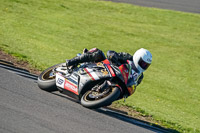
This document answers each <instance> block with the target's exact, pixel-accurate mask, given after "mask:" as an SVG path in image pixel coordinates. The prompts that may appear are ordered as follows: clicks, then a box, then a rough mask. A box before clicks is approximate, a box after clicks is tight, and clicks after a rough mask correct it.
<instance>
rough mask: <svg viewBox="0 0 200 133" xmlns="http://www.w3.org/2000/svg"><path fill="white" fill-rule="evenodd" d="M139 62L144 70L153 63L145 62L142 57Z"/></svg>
mask: <svg viewBox="0 0 200 133" xmlns="http://www.w3.org/2000/svg"><path fill="white" fill-rule="evenodd" d="M138 64H139V66H140V67H141V68H142V69H144V70H146V69H147V68H148V67H149V66H150V65H151V64H149V63H147V62H145V61H144V60H143V59H142V58H140V60H139V62H138Z"/></svg>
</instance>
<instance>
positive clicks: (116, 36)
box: [0, 0, 200, 132]
mask: <svg viewBox="0 0 200 133" xmlns="http://www.w3.org/2000/svg"><path fill="white" fill-rule="evenodd" d="M85 47H86V48H92V47H98V48H100V49H102V50H103V51H104V52H106V51H107V50H111V49H112V50H116V51H117V52H120V51H124V52H129V53H131V54H133V53H134V52H135V51H136V50H137V49H139V48H141V47H144V48H147V49H149V50H150V51H151V52H152V55H153V63H152V65H151V67H150V68H149V69H148V71H146V72H145V73H144V76H145V77H144V81H143V82H142V84H141V85H140V86H139V87H138V89H137V91H136V93H135V94H134V95H133V96H131V97H130V98H128V100H127V102H126V103H125V105H127V106H129V107H133V108H140V109H141V110H142V111H143V112H145V113H148V114H150V115H152V116H153V117H154V119H157V120H160V121H164V122H166V123H168V124H169V125H171V126H168V127H173V128H175V129H177V130H179V131H181V132H184V131H185V132H189V131H190V132H199V130H200V79H199V78H200V73H199V72H200V67H199V66H200V15H199V14H191V13H183V12H175V11H168V10H161V9H154V8H145V7H139V6H133V5H128V4H119V3H112V2H104V1H95V0H41V1H35V0H1V1H0V48H1V49H3V50H4V51H7V52H9V53H12V54H14V55H15V56H18V57H20V58H22V59H24V60H28V61H29V62H30V63H31V64H32V65H33V66H35V67H37V68H39V69H44V68H46V67H49V66H51V65H53V64H57V63H60V62H64V61H65V59H66V58H72V57H74V56H75V55H76V53H79V52H81V51H82V49H83V48H85ZM119 103H120V104H124V103H122V102H119ZM170 123H171V124H170ZM176 125H178V126H176Z"/></svg>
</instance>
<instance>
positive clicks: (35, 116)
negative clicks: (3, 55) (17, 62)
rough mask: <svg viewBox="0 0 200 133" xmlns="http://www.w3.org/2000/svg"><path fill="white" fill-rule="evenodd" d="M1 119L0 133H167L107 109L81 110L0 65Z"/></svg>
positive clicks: (33, 80) (33, 78) (26, 76)
mask: <svg viewBox="0 0 200 133" xmlns="http://www.w3.org/2000/svg"><path fill="white" fill-rule="evenodd" d="M19 75H21V76H19ZM0 118H1V119H0V133H90V132H91V133H93V132H95V133H133V132H134V133H151V132H169V130H168V131H166V130H165V129H163V128H158V127H153V126H151V125H149V124H148V123H143V122H142V121H138V120H137V119H131V118H129V117H127V116H126V115H124V114H120V113H118V112H115V111H112V110H109V109H106V108H100V109H95V110H91V109H87V108H84V107H82V106H81V105H80V104H79V103H77V102H76V101H74V100H73V99H71V98H69V97H67V96H65V95H62V94H61V93H59V92H56V93H48V92H45V91H42V90H40V89H39V88H38V86H37V77H36V76H34V75H31V74H28V73H27V72H26V71H22V72H21V70H19V71H18V70H17V71H12V70H8V69H5V68H3V67H2V65H1V64H0ZM170 131H171V130H170Z"/></svg>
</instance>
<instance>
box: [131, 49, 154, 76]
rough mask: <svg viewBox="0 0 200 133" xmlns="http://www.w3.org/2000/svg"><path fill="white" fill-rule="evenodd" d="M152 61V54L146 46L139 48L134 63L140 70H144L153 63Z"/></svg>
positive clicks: (134, 56)
mask: <svg viewBox="0 0 200 133" xmlns="http://www.w3.org/2000/svg"><path fill="white" fill-rule="evenodd" d="M151 62H152V54H151V53H150V52H149V51H148V50H146V49H144V48H141V49H139V50H137V51H136V52H135V54H134V55H133V63H134V65H135V67H136V68H137V69H138V70H139V71H140V72H144V71H145V70H146V69H147V68H148V67H149V66H150V65H151Z"/></svg>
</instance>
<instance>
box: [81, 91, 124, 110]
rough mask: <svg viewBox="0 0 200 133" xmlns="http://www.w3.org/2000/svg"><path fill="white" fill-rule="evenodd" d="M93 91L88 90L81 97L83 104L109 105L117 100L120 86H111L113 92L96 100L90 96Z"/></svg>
mask: <svg viewBox="0 0 200 133" xmlns="http://www.w3.org/2000/svg"><path fill="white" fill-rule="evenodd" d="M91 93H92V90H89V91H87V92H86V93H85V94H84V95H83V96H82V98H81V104H82V105H83V106H84V107H86V108H91V109H95V108H99V107H103V106H108V105H110V104H112V102H113V101H115V100H117V99H118V98H119V96H120V89H119V88H118V87H113V88H111V92H110V93H109V94H108V95H107V96H105V97H102V98H100V99H97V100H94V99H91V98H89V95H90V94H91Z"/></svg>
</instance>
